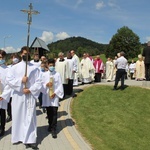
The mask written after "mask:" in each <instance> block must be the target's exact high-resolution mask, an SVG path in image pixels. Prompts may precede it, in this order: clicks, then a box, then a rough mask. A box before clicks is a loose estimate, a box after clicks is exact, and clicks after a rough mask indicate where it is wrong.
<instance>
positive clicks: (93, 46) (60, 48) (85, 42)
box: [48, 37, 108, 56]
mask: <svg viewBox="0 0 150 150" xmlns="http://www.w3.org/2000/svg"><path fill="white" fill-rule="evenodd" d="M107 46H108V45H107V44H100V43H97V42H94V41H91V40H89V39H86V38H83V37H70V38H67V39H65V40H60V41H57V42H53V43H51V44H48V48H49V49H50V52H52V53H55V54H58V53H59V52H67V51H69V50H72V49H73V50H75V51H76V53H77V54H78V55H79V56H82V54H83V53H84V52H88V53H89V54H90V55H98V54H102V53H104V51H105V49H106V48H107Z"/></svg>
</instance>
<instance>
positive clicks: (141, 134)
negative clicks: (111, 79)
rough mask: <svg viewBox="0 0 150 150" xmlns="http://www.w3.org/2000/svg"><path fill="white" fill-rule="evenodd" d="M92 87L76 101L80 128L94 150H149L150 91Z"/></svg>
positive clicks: (75, 107)
mask: <svg viewBox="0 0 150 150" xmlns="http://www.w3.org/2000/svg"><path fill="white" fill-rule="evenodd" d="M111 89H112V87H111V86H92V87H90V88H87V89H85V90H84V91H83V92H82V93H80V94H78V96H77V97H76V98H75V99H74V100H73V104H72V116H73V118H74V119H75V122H76V125H77V128H78V129H79V131H80V132H81V133H82V134H83V136H84V137H86V139H87V140H88V141H89V142H90V143H91V144H92V146H93V149H95V150H149V149H150V94H149V93H150V91H149V90H148V89H142V88H140V87H128V88H126V89H125V90H124V91H120V90H117V91H112V90H111Z"/></svg>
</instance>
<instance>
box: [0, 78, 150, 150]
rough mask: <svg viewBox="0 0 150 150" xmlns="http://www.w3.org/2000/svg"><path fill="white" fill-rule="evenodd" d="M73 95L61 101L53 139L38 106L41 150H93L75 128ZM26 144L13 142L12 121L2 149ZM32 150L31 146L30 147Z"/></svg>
mask: <svg viewBox="0 0 150 150" xmlns="http://www.w3.org/2000/svg"><path fill="white" fill-rule="evenodd" d="M98 84H100V85H111V86H112V88H113V85H114V82H106V81H105V80H102V82H101V83H98ZM125 84H126V85H128V86H140V87H148V86H149V87H150V83H149V82H146V81H135V80H125ZM85 86H91V85H80V86H78V87H75V88H74V90H75V91H76V92H82V89H83V88H84V87H85ZM71 100H72V97H70V98H67V99H65V100H63V101H61V102H60V107H59V112H58V137H57V139H53V138H52V136H51V134H49V133H48V131H47V128H48V123H47V119H46V118H45V117H46V114H45V113H43V112H42V110H41V109H39V107H38V106H37V126H38V127H37V143H38V147H39V149H40V150H91V149H92V148H91V147H90V145H89V144H88V143H87V142H86V141H85V140H84V139H83V138H82V136H81V135H80V133H79V132H78V131H77V130H76V128H75V123H74V122H73V120H72V118H71V115H70V103H71ZM24 149H25V146H24V145H23V144H22V143H20V144H18V145H12V144H11V122H9V123H7V124H6V134H5V136H4V137H2V138H0V150H24ZM28 150H30V148H28Z"/></svg>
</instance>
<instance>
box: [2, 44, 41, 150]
mask: <svg viewBox="0 0 150 150" xmlns="http://www.w3.org/2000/svg"><path fill="white" fill-rule="evenodd" d="M27 49H28V47H22V49H21V56H22V61H21V62H20V63H18V64H16V65H14V66H13V67H11V68H10V69H9V71H8V74H7V77H6V81H7V83H8V85H9V86H10V88H12V89H13V96H12V136H11V141H12V143H18V142H22V143H24V144H26V146H27V147H31V148H33V149H34V148H35V143H36V138H37V125H36V100H37V98H38V96H39V92H40V89H41V87H42V84H41V80H40V75H39V73H40V71H39V69H38V68H37V67H35V65H33V64H31V63H30V62H29V61H28V62H27V75H26V76H25V68H26V59H27V52H28V51H27ZM28 60H30V55H28ZM25 84H26V87H25ZM3 94H4V95H5V93H3ZM2 97H3V96H2ZM3 98H4V97H3ZM4 99H5V98H4Z"/></svg>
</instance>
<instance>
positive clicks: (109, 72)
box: [106, 58, 114, 82]
mask: <svg viewBox="0 0 150 150" xmlns="http://www.w3.org/2000/svg"><path fill="white" fill-rule="evenodd" d="M113 73H114V64H113V62H112V59H111V58H108V59H107V61H106V81H107V82H110V81H113Z"/></svg>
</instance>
